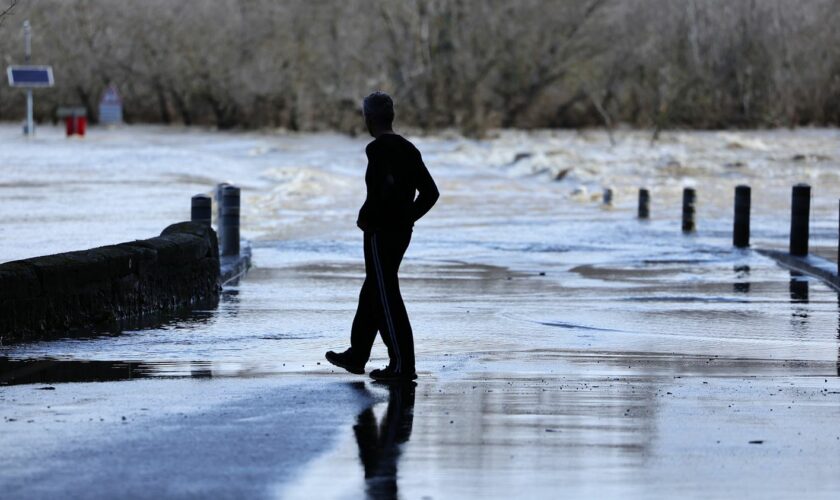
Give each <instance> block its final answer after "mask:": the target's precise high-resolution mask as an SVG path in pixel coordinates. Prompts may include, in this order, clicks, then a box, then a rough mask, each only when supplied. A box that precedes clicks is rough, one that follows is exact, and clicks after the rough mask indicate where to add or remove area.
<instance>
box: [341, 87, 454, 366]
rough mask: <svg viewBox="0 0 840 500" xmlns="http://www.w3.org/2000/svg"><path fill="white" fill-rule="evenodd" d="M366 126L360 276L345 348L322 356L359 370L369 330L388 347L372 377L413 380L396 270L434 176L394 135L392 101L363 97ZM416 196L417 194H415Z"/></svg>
mask: <svg viewBox="0 0 840 500" xmlns="http://www.w3.org/2000/svg"><path fill="white" fill-rule="evenodd" d="M363 109H364V117H365V125H367V129H368V131H369V132H370V135H372V136H373V137H374V140H373V142H371V143H370V144H368V145H367V148H366V149H365V153H366V154H367V158H368V165H367V172H366V173H365V184H366V185H367V198H366V199H365V203H364V204H363V205H362V208H361V210H359V217H358V220H357V221H356V225H357V226H358V227H359V229H361V230H362V231H363V232H364V250H365V282H364V284H363V285H362V290H361V292H360V293H359V305H358V308H357V309H356V317H355V318H354V319H353V327H352V330H351V333H350V348H349V349H347V350H346V351H344V352H342V353H335V352H333V351H329V352H327V354H326V358H327V361H329V362H330V363H332V364H334V365H336V366H339V367H341V368H344V369H345V370H347V371H349V372H350V373H356V374H363V373H364V372H365V364H366V363H367V361H368V359H369V358H370V350H371V348H372V347H373V341H374V340H375V339H376V333H377V332H379V334H380V335H381V337H382V341H383V342H385V345H386V346H387V347H388V357H389V359H390V362H389V363H388V366H387V367H385V368H384V369H380V370H373V371H371V372H370V377H371V378H373V379H375V380H413V379H415V378H417V375H416V373H415V369H414V338H413V335H412V332H411V324H410V323H409V320H408V313H407V312H406V310H405V304H404V303H403V299H402V295H401V294H400V284H399V278H398V277H397V272H398V271H399V268H400V263H401V262H402V258H403V255H404V254H405V251H406V249H408V244H409V242H410V241H411V232H412V228H413V227H414V223H415V222H416V221H417V220H418V219H420V218H421V217H423V216H424V215H425V214H426V212H428V211H429V210H430V209H431V208H432V206H433V205H434V204H435V202H437V199H438V197H439V196H440V194H439V193H438V189H437V186H436V185H435V181H434V180H433V179H432V176H431V175H430V174H429V171H428V170H427V169H426V165H424V164H423V159H422V157H421V156H420V151H418V150H417V148H415V147H414V145H413V144H411V142H409V141H408V140H406V139H405V138H403V137H402V136H400V135H397V134H396V133H394V130H393V128H392V124H393V122H394V103H393V101H392V100H391V97H390V96H388V94H385V93H383V92H375V93H373V94H371V95H369V96H367V97H366V98H365V100H364V106H363ZM415 194H417V197H416V198H415Z"/></svg>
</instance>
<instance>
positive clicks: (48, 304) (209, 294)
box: [0, 222, 220, 344]
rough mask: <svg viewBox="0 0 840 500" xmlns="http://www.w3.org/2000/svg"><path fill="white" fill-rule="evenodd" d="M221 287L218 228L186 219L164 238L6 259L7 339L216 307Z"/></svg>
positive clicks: (0, 324)
mask: <svg viewBox="0 0 840 500" xmlns="http://www.w3.org/2000/svg"><path fill="white" fill-rule="evenodd" d="M219 291H220V287H219V246H218V241H217V240H216V233H215V232H214V231H213V230H212V229H211V228H209V227H207V226H204V225H201V224H197V223H193V222H181V223H178V224H173V225H171V226H169V227H167V228H166V229H164V231H163V232H162V233H161V235H160V236H159V237H157V238H151V239H148V240H138V241H132V242H129V243H121V244H118V245H111V246H105V247H100V248H94V249H91V250H82V251H77V252H68V253H62V254H56V255H47V256H44V257H34V258H31V259H25V260H19V261H14V262H7V263H4V264H0V341H2V343H3V344H8V343H11V342H20V341H30V340H37V339H41V338H47V337H56V336H61V337H65V336H74V335H85V334H90V333H92V332H96V331H102V330H113V329H115V327H116V325H118V324H119V323H120V322H121V321H124V320H129V319H136V318H140V317H142V316H144V315H151V314H160V313H167V312H170V311H175V310H182V309H184V308H189V307H192V306H195V305H198V304H201V305H202V306H209V307H215V306H216V305H217V304H218V300H219Z"/></svg>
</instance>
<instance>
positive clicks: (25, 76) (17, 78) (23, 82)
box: [6, 20, 55, 136]
mask: <svg viewBox="0 0 840 500" xmlns="http://www.w3.org/2000/svg"><path fill="white" fill-rule="evenodd" d="M23 46H24V49H23V56H24V60H25V61H26V64H25V65H23V66H15V65H12V66H9V67H8V68H6V74H7V75H8V77H9V85H10V86H12V87H21V88H25V89H26V125H24V126H23V135H26V136H32V135H35V117H34V114H35V112H34V107H35V106H34V103H33V101H32V89H35V88H41V87H52V86H53V85H55V81H54V80H53V72H52V66H32V65H30V64H29V61H30V60H31V59H32V26H31V25H30V24H29V20H26V21H24V22H23Z"/></svg>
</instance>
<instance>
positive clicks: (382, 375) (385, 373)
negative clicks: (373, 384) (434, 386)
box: [370, 365, 417, 382]
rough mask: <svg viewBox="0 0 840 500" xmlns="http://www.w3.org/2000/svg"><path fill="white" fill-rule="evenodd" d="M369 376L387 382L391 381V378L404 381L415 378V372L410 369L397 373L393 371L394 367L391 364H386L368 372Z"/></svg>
mask: <svg viewBox="0 0 840 500" xmlns="http://www.w3.org/2000/svg"><path fill="white" fill-rule="evenodd" d="M370 378H372V379H373V380H379V381H382V382H388V381H392V380H400V381H406V380H414V379H416V378H417V373H416V372H415V371H414V370H412V371H410V372H403V373H398V372H396V371H394V368H393V367H392V366H391V365H388V366H386V367H385V368H383V369H381V370H373V371H371V372H370Z"/></svg>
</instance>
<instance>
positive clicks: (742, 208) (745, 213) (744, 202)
mask: <svg viewBox="0 0 840 500" xmlns="http://www.w3.org/2000/svg"><path fill="white" fill-rule="evenodd" d="M751 194H752V190H751V189H750V187H749V186H744V185H741V186H737V187H736V188H735V222H734V224H733V227H732V244H733V245H735V246H736V247H737V248H747V247H748V246H750V202H751V200H750V199H751Z"/></svg>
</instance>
